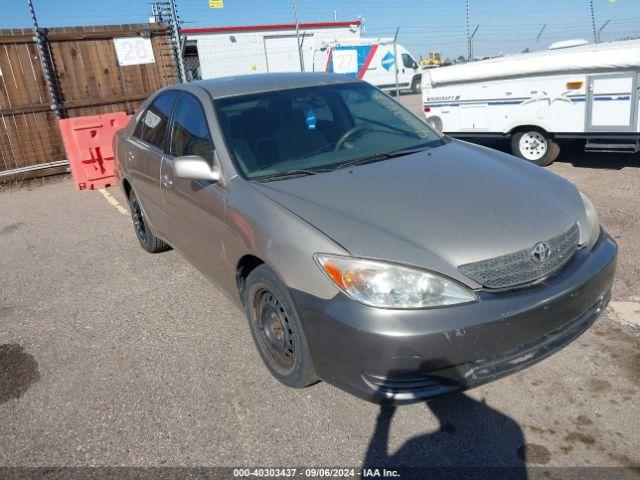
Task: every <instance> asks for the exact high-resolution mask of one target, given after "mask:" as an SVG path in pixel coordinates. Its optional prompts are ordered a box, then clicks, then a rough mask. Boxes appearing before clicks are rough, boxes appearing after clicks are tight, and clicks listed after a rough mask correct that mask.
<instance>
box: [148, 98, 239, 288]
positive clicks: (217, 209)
mask: <svg viewBox="0 0 640 480" xmlns="http://www.w3.org/2000/svg"><path fill="white" fill-rule="evenodd" d="M185 155H198V156H200V157H202V158H204V159H205V160H207V161H208V162H211V163H212V164H213V161H214V145H213V140H212V136H211V133H210V130H209V126H208V123H207V119H206V117H205V114H204V110H203V108H202V105H201V104H200V101H199V100H198V99H197V98H196V97H195V96H193V95H191V94H188V93H181V94H180V96H179V98H178V103H177V105H176V109H175V113H174V118H173V122H172V126H171V137H170V148H169V154H168V155H166V156H165V158H164V160H163V162H162V171H161V182H160V183H161V189H162V190H161V191H162V197H161V198H162V204H163V207H164V211H165V213H166V220H167V228H168V229H169V234H168V236H169V238H170V239H171V240H172V244H173V245H174V247H176V248H177V249H178V250H179V251H180V252H182V253H183V255H184V256H185V257H187V258H188V259H189V260H190V261H191V262H192V263H193V264H194V265H195V266H196V267H197V268H198V269H199V270H200V271H202V272H203V273H205V274H206V275H207V276H209V277H210V278H212V279H213V280H214V281H218V280H219V278H218V275H220V274H222V272H221V269H220V268H219V267H220V261H221V258H222V255H223V252H224V246H223V244H222V239H223V238H224V233H225V229H226V228H227V227H226V223H225V213H226V212H225V209H226V190H225V188H224V186H223V184H222V182H215V183H214V182H211V181H208V180H190V179H186V178H180V177H176V176H175V175H174V173H173V168H172V161H173V159H174V158H175V157H180V156H185Z"/></svg>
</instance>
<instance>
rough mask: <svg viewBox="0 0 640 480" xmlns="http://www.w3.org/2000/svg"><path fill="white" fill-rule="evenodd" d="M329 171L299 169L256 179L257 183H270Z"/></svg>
mask: <svg viewBox="0 0 640 480" xmlns="http://www.w3.org/2000/svg"><path fill="white" fill-rule="evenodd" d="M328 171H329V170H309V169H304V168H299V169H296V170H290V171H288V172H282V173H274V174H273V175H267V176H265V177H260V178H256V179H254V180H255V181H256V182H270V181H272V180H285V179H287V178H297V177H306V176H307V175H316V174H318V173H323V172H328Z"/></svg>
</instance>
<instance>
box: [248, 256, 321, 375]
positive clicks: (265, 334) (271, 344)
mask: <svg viewBox="0 0 640 480" xmlns="http://www.w3.org/2000/svg"><path fill="white" fill-rule="evenodd" d="M243 303H244V307H245V311H246V314H247V317H248V320H249V328H250V330H251V336H252V337H253V341H254V342H255V344H256V347H257V348H258V352H259V353H260V356H261V357H262V361H263V362H264V364H265V365H266V367H267V369H268V370H269V372H271V374H272V375H273V376H274V377H275V378H276V379H277V380H278V381H280V382H281V383H284V384H285V385H287V386H289V387H294V388H304V387H307V386H309V385H311V384H312V383H315V382H317V381H318V377H317V376H316V374H315V372H314V370H313V365H312V364H311V354H310V353H309V347H308V345H307V339H306V337H305V335H304V332H303V330H302V325H301V324H300V318H299V317H298V312H297V311H296V308H295V305H294V303H293V300H292V298H291V294H290V293H289V290H288V289H287V287H286V286H285V285H284V284H283V283H282V282H281V281H280V280H279V279H278V277H277V276H276V275H275V274H274V273H273V272H272V271H271V270H270V269H269V268H268V267H267V266H266V265H260V266H259V267H257V268H255V269H254V270H253V271H252V272H251V273H250V274H249V276H248V277H247V280H246V283H245V287H244V291H243Z"/></svg>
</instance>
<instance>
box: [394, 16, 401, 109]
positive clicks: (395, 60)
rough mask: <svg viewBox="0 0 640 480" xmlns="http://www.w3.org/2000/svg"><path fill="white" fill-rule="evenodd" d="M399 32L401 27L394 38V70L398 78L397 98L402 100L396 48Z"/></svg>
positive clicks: (397, 29)
mask: <svg viewBox="0 0 640 480" xmlns="http://www.w3.org/2000/svg"><path fill="white" fill-rule="evenodd" d="M399 31H400V27H398V28H396V34H395V35H394V36H393V70H394V73H395V77H396V98H400V85H399V84H398V49H397V48H396V45H397V41H398V32H399Z"/></svg>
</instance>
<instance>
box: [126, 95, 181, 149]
mask: <svg viewBox="0 0 640 480" xmlns="http://www.w3.org/2000/svg"><path fill="white" fill-rule="evenodd" d="M175 99H176V93H175V92H169V93H165V94H164V95H161V96H159V97H158V98H156V99H155V100H154V101H153V103H152V104H151V105H150V106H149V108H148V109H147V111H146V112H145V113H144V115H143V116H142V118H141V119H140V124H142V125H140V124H138V127H136V134H137V135H138V136H139V138H140V139H142V140H144V141H145V142H147V143H149V144H151V145H154V146H156V147H158V148H160V149H163V147H164V139H165V136H166V132H167V124H168V123H169V117H170V116H171V110H172V108H173V102H174V101H175Z"/></svg>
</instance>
